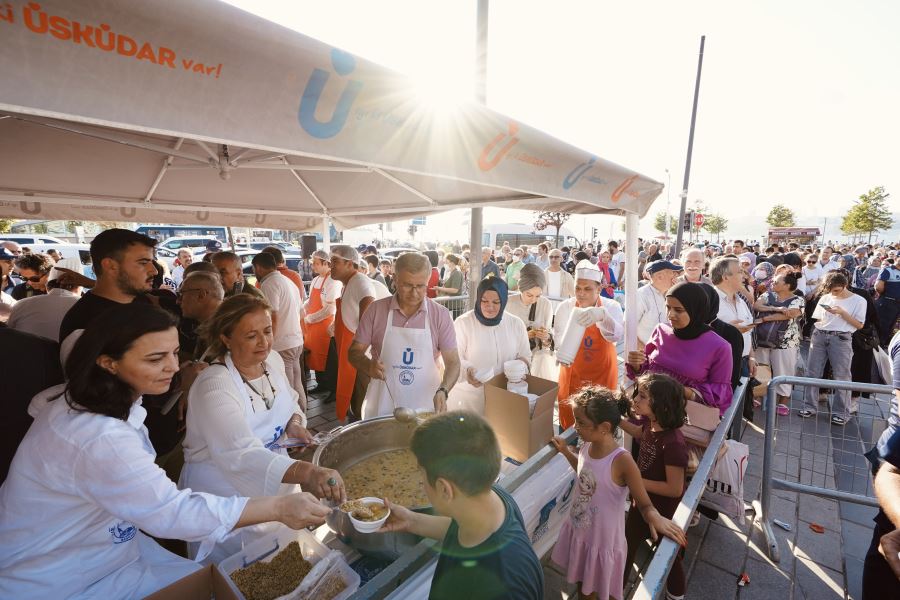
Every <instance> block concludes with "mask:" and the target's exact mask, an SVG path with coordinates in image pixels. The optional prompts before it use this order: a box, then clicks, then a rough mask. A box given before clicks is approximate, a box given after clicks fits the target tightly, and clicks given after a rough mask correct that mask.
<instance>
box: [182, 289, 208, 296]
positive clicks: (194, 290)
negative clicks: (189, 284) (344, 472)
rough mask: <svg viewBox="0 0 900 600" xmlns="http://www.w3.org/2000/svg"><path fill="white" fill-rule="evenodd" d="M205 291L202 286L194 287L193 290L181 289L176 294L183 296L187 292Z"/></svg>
mask: <svg viewBox="0 0 900 600" xmlns="http://www.w3.org/2000/svg"><path fill="white" fill-rule="evenodd" d="M203 291H205V290H202V289H200V288H194V289H192V290H179V291H177V292H175V295H176V296H178V297H179V298H182V297H184V295H185V294H187V293H189V292H203Z"/></svg>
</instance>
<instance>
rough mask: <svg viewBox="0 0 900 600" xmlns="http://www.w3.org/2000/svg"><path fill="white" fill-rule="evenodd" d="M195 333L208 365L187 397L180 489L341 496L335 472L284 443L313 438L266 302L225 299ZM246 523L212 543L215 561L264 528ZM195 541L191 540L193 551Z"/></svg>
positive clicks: (250, 298)
mask: <svg viewBox="0 0 900 600" xmlns="http://www.w3.org/2000/svg"><path fill="white" fill-rule="evenodd" d="M200 335H201V336H202V337H203V338H204V339H205V341H206V343H207V345H208V346H207V347H208V350H207V355H209V356H212V357H214V359H213V362H212V364H211V365H210V367H209V368H207V369H205V370H204V371H203V372H202V373H200V375H199V376H198V377H197V380H196V381H195V382H194V384H193V386H191V389H190V393H189V396H188V409H187V433H186V435H185V438H184V461H185V465H184V470H183V471H182V473H181V478H180V479H179V482H178V483H179V487H181V488H182V489H187V488H190V489H192V490H194V491H200V492H209V493H213V494H218V495H223V496H229V495H247V496H258V495H267V496H274V495H283V494H289V493H294V492H297V491H300V486H301V485H302V486H303V488H304V489H305V490H306V491H309V492H311V493H312V494H314V495H316V496H317V497H319V498H325V499H327V500H335V501H341V500H343V499H344V496H345V494H344V484H343V481H342V480H341V477H340V475H339V474H338V473H337V471H334V470H332V469H324V468H321V467H315V466H313V465H312V464H310V463H308V462H305V461H299V460H293V459H292V458H290V457H289V456H288V454H287V450H286V449H285V448H286V447H289V446H297V445H305V444H309V443H311V442H312V435H310V432H309V431H307V430H306V416H305V415H304V414H303V411H302V410H301V409H300V406H299V404H298V402H297V399H298V394H297V392H296V391H295V390H294V389H293V388H292V387H291V385H290V383H289V382H288V379H287V376H286V375H285V371H284V363H283V362H282V359H281V356H280V355H279V354H278V352H273V351H272V337H273V335H272V315H271V308H270V306H269V304H268V303H267V302H266V301H265V300H264V299H262V298H259V297H256V296H251V295H250V294H236V295H235V296H232V297H230V298H227V299H226V300H225V301H224V302H223V303H222V304H221V305H220V306H219V308H218V310H216V312H215V314H214V315H213V316H212V318H211V319H210V320H209V321H207V322H206V323H204V324H203V326H202V327H201V330H200ZM270 529H271V528H270V527H266V526H260V527H254V528H245V529H243V530H241V531H239V532H237V533H236V534H235V535H233V536H230V537H229V538H227V539H225V540H224V541H222V542H220V543H219V544H217V546H216V548H215V549H214V550H213V553H212V554H211V555H210V560H211V561H212V562H216V561H218V560H221V559H223V558H225V557H227V556H230V555H231V554H234V553H235V552H238V551H239V550H240V549H241V547H242V544H247V543H249V542H251V541H252V540H253V539H255V538H256V537H259V536H261V535H263V534H264V533H266V532H267V531H268V530H270ZM197 549H198V547H197V545H196V544H191V545H189V553H190V555H191V557H193V556H195V555H196V552H197Z"/></svg>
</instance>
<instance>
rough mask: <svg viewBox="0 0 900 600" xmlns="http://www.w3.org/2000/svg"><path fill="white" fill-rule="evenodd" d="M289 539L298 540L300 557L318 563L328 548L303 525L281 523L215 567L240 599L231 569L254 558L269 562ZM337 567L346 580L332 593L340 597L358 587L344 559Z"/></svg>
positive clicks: (290, 597) (288, 597) (286, 597)
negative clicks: (336, 591)
mask: <svg viewBox="0 0 900 600" xmlns="http://www.w3.org/2000/svg"><path fill="white" fill-rule="evenodd" d="M291 542H297V543H299V544H300V550H301V552H302V553H303V558H305V559H306V560H308V561H309V562H310V563H311V564H313V565H315V564H316V563H318V562H319V561H320V560H322V559H323V558H324V557H325V556H327V555H328V553H329V549H328V548H326V547H325V546H323V545H322V543H321V542H319V541H318V540H317V539H316V538H315V536H313V535H312V534H311V533H310V532H308V531H306V530H305V529H301V530H300V531H294V530H293V529H291V528H289V527H286V526H285V527H280V528H279V529H278V530H277V531H274V532H272V533H271V534H269V535H266V536H265V537H262V538H260V539H258V540H256V541H255V542H253V543H251V544H247V545H246V546H245V547H244V549H243V550H241V551H240V552H238V553H236V554H233V555H231V556H229V557H228V558H226V559H224V560H223V561H221V562H220V563H219V564H218V565H216V568H217V569H219V572H220V573H221V574H222V576H223V577H224V578H225V581H226V582H227V583H228V585H229V587H230V588H231V590H232V592H234V595H235V597H237V598H239V599H240V600H244V595H243V594H241V592H240V590H238V588H237V586H236V585H235V584H234V582H233V581H232V580H231V573H232V572H234V571H236V570H237V569H241V568H244V567H248V566H250V565H251V564H253V563H255V562H259V561H263V562H269V561H270V560H272V559H273V558H275V555H277V554H278V553H279V552H281V551H282V550H284V549H285V548H286V547H287V546H288V544H290V543H291ZM341 567H342V568H341V573H342V575H344V583H346V584H347V588H346V589H345V590H344V591H343V592H341V593H340V594H338V595H337V596H335V598H334V600H344V599H345V598H348V597H350V596H351V595H352V594H353V593H354V592H355V591H356V590H357V589H359V581H360V580H359V575H357V574H356V573H355V572H354V571H353V570H352V569H351V568H350V567H349V566H347V564H346V561H344V562H343V563H342V564H341ZM297 595H298V594H297V590H294V591H293V592H291V593H290V594H285V595H284V596H280V597H279V598H278V599H277V600H293V599H294V598H297Z"/></svg>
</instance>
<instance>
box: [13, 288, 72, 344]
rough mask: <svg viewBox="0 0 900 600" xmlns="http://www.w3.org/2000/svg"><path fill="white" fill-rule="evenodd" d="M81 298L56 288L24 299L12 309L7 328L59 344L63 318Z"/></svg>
mask: <svg viewBox="0 0 900 600" xmlns="http://www.w3.org/2000/svg"><path fill="white" fill-rule="evenodd" d="M79 298H81V296H79V295H78V294H76V293H75V292H70V291H68V290H64V289H61V288H54V289H52V290H50V291H48V292H47V293H46V294H42V295H40V296H32V297H31V298H24V299H22V300H20V301H19V302H16V304H15V306H13V307H12V312H10V313H9V320H8V321H7V322H6V326H7V327H9V328H10V329H17V330H19V331H24V332H26V333H32V334H34V335H39V336H41V337H42V338H47V339H48V340H53V341H54V342H58V341H59V326H60V324H61V323H62V320H63V317H65V316H66V313H67V312H69V309H70V308H72V307H73V306H74V305H75V303H76V302H78V299H79Z"/></svg>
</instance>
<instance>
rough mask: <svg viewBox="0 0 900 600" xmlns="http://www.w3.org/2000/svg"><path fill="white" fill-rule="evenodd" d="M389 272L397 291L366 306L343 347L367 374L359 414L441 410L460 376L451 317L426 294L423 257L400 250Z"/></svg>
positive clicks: (426, 265)
mask: <svg viewBox="0 0 900 600" xmlns="http://www.w3.org/2000/svg"><path fill="white" fill-rule="evenodd" d="M394 271H395V277H394V285H395V287H396V290H397V293H396V294H395V295H394V296H391V297H390V298H384V299H381V300H376V301H375V302H373V303H372V304H371V305H370V306H369V308H368V309H366V312H365V313H363V316H362V317H361V318H360V321H359V327H358V328H357V330H356V336H355V337H354V339H353V344H351V346H350V350H349V352H348V355H349V358H350V363H351V364H352V365H353V366H354V367H356V369H357V370H359V372H361V373H367V374H368V375H369V377H371V380H370V381H369V386H368V388H367V390H366V397H365V402H364V404H363V407H362V418H363V419H371V418H374V417H380V416H384V415H389V414H392V413H393V411H394V409H395V408H397V407H398V406H405V407H408V408H412V409H416V410H421V411H424V412H431V411H434V412H444V411H445V410H446V409H447V397H448V395H449V393H450V389H451V388H452V387H453V385H454V384H455V383H456V380H457V379H458V378H459V354H458V352H457V350H456V334H455V332H454V329H453V318H452V317H451V316H450V311H449V310H447V308H446V307H444V306H441V305H440V304H438V303H436V302H435V301H433V300H431V299H430V298H426V293H425V292H426V289H427V285H428V278H429V277H430V276H431V262H430V261H429V259H428V257H427V256H425V255H423V254H419V253H415V252H408V253H406V254H403V255H401V256H400V257H399V258H398V259H397V261H396V263H395V264H394ZM367 350H371V358H369V357H368V356H367V355H366V352H367ZM441 361H443V366H444V369H443V374H442V373H441V364H440V363H441Z"/></svg>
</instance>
